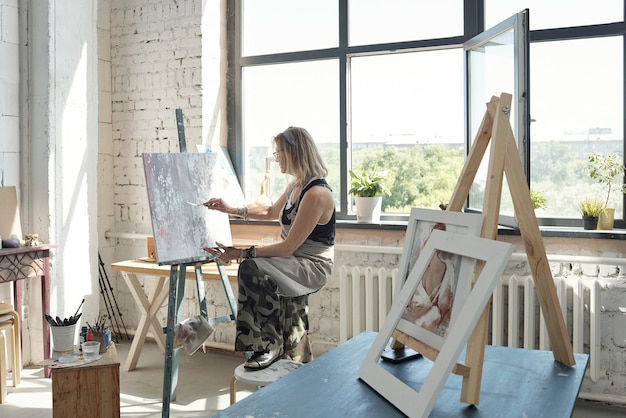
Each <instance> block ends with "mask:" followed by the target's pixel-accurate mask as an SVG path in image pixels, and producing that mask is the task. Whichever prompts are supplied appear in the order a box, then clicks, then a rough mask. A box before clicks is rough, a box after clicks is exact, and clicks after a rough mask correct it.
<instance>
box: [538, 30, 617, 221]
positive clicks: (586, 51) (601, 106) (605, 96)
mask: <svg viewBox="0 0 626 418" xmlns="http://www.w3.org/2000/svg"><path fill="white" fill-rule="evenodd" d="M622 51H623V41H622V38H621V37H614V38H596V39H586V40H574V41H560V42H543V43H538V44H531V47H530V56H531V60H530V65H531V69H530V74H531V86H532V94H531V96H530V100H531V103H530V106H531V118H532V119H531V121H532V124H531V187H532V188H534V189H536V190H542V191H544V192H545V195H546V197H547V200H548V201H547V206H548V207H547V209H545V216H546V217H555V218H580V213H578V211H577V208H576V204H577V203H578V201H579V200H582V198H584V197H587V196H588V197H598V198H600V199H602V200H604V199H606V192H605V191H604V189H603V188H601V187H599V185H598V184H594V183H593V182H592V181H591V180H590V179H589V176H588V175H587V174H586V172H585V170H584V167H585V163H586V161H587V154H588V153H590V152H593V151H598V152H601V153H609V152H610V153H613V152H617V153H618V154H619V155H623V151H624V150H623V140H624V132H623V125H624V121H623V113H624V108H623V97H622V96H623V91H624V87H623V80H624V68H623V54H622ZM623 197H624V196H623V195H622V194H621V193H620V192H619V191H615V192H611V201H610V203H609V206H611V207H615V209H616V210H615V218H616V219H619V218H622V217H623V208H622V200H623Z"/></svg>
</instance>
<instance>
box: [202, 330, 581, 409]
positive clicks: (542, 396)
mask: <svg viewBox="0 0 626 418" xmlns="http://www.w3.org/2000/svg"><path fill="white" fill-rule="evenodd" d="M375 337H376V333H374V332H363V333H361V334H359V335H357V336H356V337H354V338H352V339H351V340H349V341H347V342H346V343H344V344H341V345H340V346H339V347H337V348H335V349H333V350H331V351H329V352H327V353H325V354H323V355H322V356H320V357H319V358H317V359H315V360H314V361H312V362H310V363H307V364H305V365H303V366H302V367H300V368H299V369H297V370H294V371H293V372H291V373H290V374H288V375H287V376H285V377H283V378H282V379H279V380H278V381H276V382H274V383H272V384H271V385H269V386H267V387H265V388H262V389H261V390H259V391H257V392H255V393H253V394H251V395H250V396H248V397H246V398H245V399H243V400H241V401H239V402H237V403H236V404H234V405H232V406H230V407H229V408H227V409H225V410H223V411H221V412H219V413H217V414H215V415H213V416H215V417H255V418H263V417H307V418H308V417H324V418H328V417H377V418H378V417H395V416H398V417H401V416H404V414H402V413H401V412H400V411H399V410H398V409H396V408H395V407H394V406H393V405H392V404H391V403H389V402H388V401H387V400H386V399H385V398H383V397H382V396H381V395H379V394H378V392H376V391H375V390H373V389H372V388H370V387H369V386H368V385H367V384H366V383H365V382H363V381H362V380H360V379H359V378H358V376H357V371H358V369H359V367H360V366H361V363H362V362H363V359H364V358H365V356H366V354H367V352H368V351H369V348H370V347H371V345H372V343H373V342H374V338H375ZM574 356H575V359H576V365H575V366H573V367H568V366H565V365H563V364H561V363H559V362H557V361H555V360H554V356H553V353H552V351H542V350H526V349H521V348H509V347H493V346H487V347H486V350H485V360H484V363H483V382H482V385H481V394H480V403H479V404H478V405H476V406H473V405H468V404H465V403H463V402H461V401H460V396H461V395H460V394H461V383H462V382H461V377H459V376H456V375H451V376H450V377H449V379H448V381H447V382H446V385H445V386H444V388H443V389H442V391H441V393H440V395H439V398H438V400H437V403H436V405H435V407H434V409H433V411H432V413H431V415H430V416H431V417H446V418H448V417H489V418H493V417H507V418H509V417H533V418H537V417H546V418H548V417H549V418H555V417H570V416H571V415H572V412H573V409H574V405H575V403H576V398H577V397H578V392H579V390H580V386H581V384H582V381H583V378H584V375H585V370H586V368H587V363H588V362H589V356H588V355H587V354H575V355H574ZM383 364H384V367H385V368H386V369H387V370H389V371H390V372H391V373H393V374H394V375H396V376H397V377H398V378H399V379H400V380H402V381H403V382H405V383H406V384H408V385H409V386H411V387H412V388H414V389H419V387H420V386H421V382H423V381H424V379H425V376H426V375H427V374H428V371H429V370H430V368H431V366H432V363H431V362H430V361H429V360H426V359H424V358H418V359H414V360H410V361H406V362H402V363H397V364H396V363H391V362H384V363H383Z"/></svg>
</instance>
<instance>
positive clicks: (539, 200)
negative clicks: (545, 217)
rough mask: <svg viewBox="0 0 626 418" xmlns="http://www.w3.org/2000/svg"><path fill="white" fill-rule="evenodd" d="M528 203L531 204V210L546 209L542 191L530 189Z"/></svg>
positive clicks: (545, 200) (546, 200)
mask: <svg viewBox="0 0 626 418" xmlns="http://www.w3.org/2000/svg"><path fill="white" fill-rule="evenodd" d="M530 201H531V202H532V204H533V209H545V208H547V207H548V205H547V202H548V199H546V196H545V195H544V192H543V191H542V190H535V189H530Z"/></svg>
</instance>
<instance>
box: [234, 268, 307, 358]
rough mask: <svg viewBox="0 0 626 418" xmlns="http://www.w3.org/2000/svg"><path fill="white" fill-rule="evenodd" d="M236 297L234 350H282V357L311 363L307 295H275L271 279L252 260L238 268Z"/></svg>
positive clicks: (274, 287)
mask: <svg viewBox="0 0 626 418" xmlns="http://www.w3.org/2000/svg"><path fill="white" fill-rule="evenodd" d="M238 289H239V295H238V310H237V336H236V339H235V350H237V351H263V350H278V349H280V348H281V347H282V348H283V350H284V353H285V358H289V359H292V360H296V361H300V362H303V363H306V362H308V361H311V360H312V354H311V347H310V343H309V339H308V329H309V321H308V295H304V296H297V297H284V296H280V295H278V294H277V292H276V291H277V289H278V285H277V283H276V281H275V280H274V279H272V278H271V277H269V276H267V275H265V274H264V273H263V272H262V271H260V270H259V269H258V268H257V266H256V263H254V260H246V261H244V262H243V263H241V265H240V266H239V287H238Z"/></svg>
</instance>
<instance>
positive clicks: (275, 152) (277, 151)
mask: <svg viewBox="0 0 626 418" xmlns="http://www.w3.org/2000/svg"><path fill="white" fill-rule="evenodd" d="M283 151H284V149H279V150H276V151H274V152H273V153H272V155H273V156H274V159H275V160H278V153H279V152H283Z"/></svg>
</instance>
